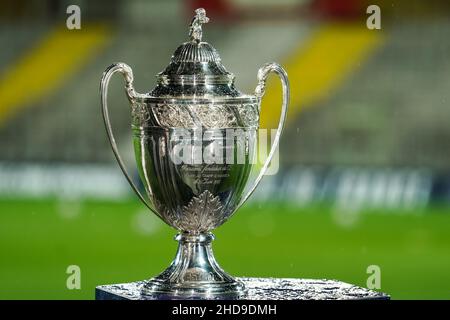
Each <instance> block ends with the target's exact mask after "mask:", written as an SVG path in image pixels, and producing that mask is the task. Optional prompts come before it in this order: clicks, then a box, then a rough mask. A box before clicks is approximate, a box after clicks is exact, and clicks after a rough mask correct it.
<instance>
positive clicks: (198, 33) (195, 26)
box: [189, 8, 209, 43]
mask: <svg viewBox="0 0 450 320" xmlns="http://www.w3.org/2000/svg"><path fill="white" fill-rule="evenodd" d="M208 21H209V18H208V17H207V16H206V11H205V9H203V8H198V9H196V10H195V17H194V19H192V22H191V26H190V28H189V36H190V37H191V40H192V41H195V42H197V43H199V42H200V41H202V24H203V23H208Z"/></svg>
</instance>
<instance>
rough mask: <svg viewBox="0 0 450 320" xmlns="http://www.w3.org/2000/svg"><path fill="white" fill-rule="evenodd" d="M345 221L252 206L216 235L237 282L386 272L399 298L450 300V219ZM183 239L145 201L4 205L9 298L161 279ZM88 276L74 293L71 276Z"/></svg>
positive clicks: (384, 283) (441, 212) (2, 267)
mask: <svg viewBox="0 0 450 320" xmlns="http://www.w3.org/2000/svg"><path fill="white" fill-rule="evenodd" d="M446 210H448V209H445V208H441V209H439V208H436V209H429V210H427V211H421V212H416V213H402V212H389V213H387V212H384V213H383V212H364V213H363V214H360V215H358V216H355V215H353V216H345V215H342V214H336V213H334V212H333V210H332V209H330V208H328V207H326V206H324V207H314V208H305V209H299V208H296V207H290V206H286V205H284V206H279V205H276V204H272V205H270V206H264V207H259V206H256V205H247V206H246V207H245V208H243V209H242V210H240V211H239V212H238V213H237V214H236V216H234V217H233V218H232V219H231V220H230V221H229V222H227V223H226V224H225V225H224V226H222V227H220V228H219V229H218V230H216V232H215V234H216V241H215V242H214V249H215V254H216V258H217V259H218V261H219V263H220V264H221V265H222V267H223V268H224V269H225V270H226V271H228V272H229V273H231V274H233V275H239V276H257V277H296V278H300V277H301V278H328V279H339V280H342V281H346V282H350V283H354V284H357V285H360V286H366V281H367V278H368V276H369V275H368V274H367V273H366V270H367V267H368V266H369V265H378V266H379V267H380V268H381V290H382V291H384V292H387V293H389V294H391V296H392V298H394V299H402V298H438V299H450V272H449V271H450V214H448V213H449V212H445V211H446ZM174 234H175V231H174V230H172V229H171V228H169V227H167V226H165V225H164V224H162V223H161V222H159V221H158V220H157V219H156V218H155V217H153V216H152V215H150V214H147V213H146V212H145V209H144V208H143V206H141V205H140V203H138V202H137V201H130V202H126V203H124V202H120V203H119V202H118V203H113V202H98V201H88V202H61V201H56V200H39V201H38V200H35V201H32V200H28V201H24V200H20V201H19V200H14V201H13V200H7V201H6V200H3V201H0V298H2V299H20V298H23V299H93V298H94V287H95V286H96V285H100V284H108V283H120V282H129V281H134V280H141V279H145V278H149V277H151V276H152V275H156V274H157V273H158V272H160V271H162V270H163V269H164V268H165V267H167V265H168V263H169V262H170V261H171V259H172V258H173V256H174V254H175V250H176V242H175V241H173V240H172V237H173V235H174ZM69 265H78V266H79V267H80V268H81V289H80V290H68V289H67V287H66V280H67V277H68V274H66V269H67V267H68V266H69Z"/></svg>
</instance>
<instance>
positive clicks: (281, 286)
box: [95, 278, 390, 300]
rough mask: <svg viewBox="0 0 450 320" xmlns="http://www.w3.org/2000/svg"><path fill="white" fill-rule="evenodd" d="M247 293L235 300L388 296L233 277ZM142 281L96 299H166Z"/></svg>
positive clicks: (316, 283)
mask: <svg viewBox="0 0 450 320" xmlns="http://www.w3.org/2000/svg"><path fill="white" fill-rule="evenodd" d="M237 279H238V280H240V281H242V282H243V283H244V284H245V286H246V288H247V293H246V294H245V295H244V296H241V297H239V298H238V299H239V300H366V299H371V300H372V299H376V300H380V299H381V300H388V299H390V297H389V295H387V294H385V293H381V292H377V291H373V290H368V289H365V288H361V287H358V286H355V285H351V284H348V283H345V282H341V281H336V280H311V279H288V278H237ZM143 284H144V281H136V282H130V283H123V284H111V285H102V286H98V287H96V289H95V298H96V300H168V299H174V298H173V297H169V296H164V295H160V294H157V295H151V296H144V295H142V294H141V288H142V286H143Z"/></svg>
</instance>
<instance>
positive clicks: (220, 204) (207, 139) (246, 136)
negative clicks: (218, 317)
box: [100, 9, 289, 298]
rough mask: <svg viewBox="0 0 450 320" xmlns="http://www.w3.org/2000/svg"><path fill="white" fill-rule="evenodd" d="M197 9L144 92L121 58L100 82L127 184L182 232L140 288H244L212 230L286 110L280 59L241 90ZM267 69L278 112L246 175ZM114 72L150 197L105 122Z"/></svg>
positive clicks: (237, 199) (214, 291)
mask: <svg viewBox="0 0 450 320" xmlns="http://www.w3.org/2000/svg"><path fill="white" fill-rule="evenodd" d="M195 12H196V15H195V17H194V19H193V20H192V22H191V26H190V32H189V34H190V37H191V39H190V41H188V42H185V43H183V44H182V45H181V46H179V47H178V48H177V49H176V51H175V53H174V54H173V56H172V58H171V61H170V63H169V65H168V66H167V67H166V69H165V70H164V71H162V72H161V73H159V74H158V76H157V85H156V87H155V88H154V89H153V90H152V91H150V92H149V93H145V94H141V93H137V92H136V91H135V90H134V87H133V72H132V69H131V68H130V67H129V66H128V65H126V64H125V63H115V64H113V65H111V66H110V67H108V68H107V69H106V71H105V73H104V74H103V77H102V80H101V85H100V94H101V102H102V111H103V118H104V121H105V127H106V131H107V134H108V137H109V140H110V143H111V146H112V150H113V152H114V155H115V156H116V159H117V161H118V163H119V166H120V168H121V169H122V171H123V173H124V175H125V177H126V179H127V180H128V182H129V183H130V186H131V187H132V189H133V190H134V191H135V193H136V194H137V196H138V197H139V198H140V199H141V201H142V202H143V203H144V204H145V205H146V206H147V207H148V208H149V209H150V211H152V212H153V213H155V214H156V215H157V216H158V217H159V218H161V219H162V220H163V221H164V222H165V223H167V224H168V225H169V226H171V227H173V228H175V229H176V230H178V232H179V233H178V235H177V236H176V237H175V239H176V240H177V241H178V251H177V253H176V257H175V259H174V260H173V262H172V263H171V264H170V266H169V267H168V268H167V269H166V270H164V271H163V272H162V273H161V274H159V275H158V276H156V277H153V278H151V279H150V280H147V281H145V283H144V285H143V287H142V294H144V295H154V294H160V295H161V294H163V295H167V296H168V297H184V298H186V297H198V298H221V297H235V296H237V297H238V296H240V295H242V294H244V293H245V287H244V285H243V284H242V283H241V282H240V281H237V280H236V279H234V278H233V277H232V276H230V275H228V274H227V273H225V271H223V270H222V269H221V268H220V266H219V265H218V264H217V262H216V260H215V258H214V255H213V252H212V247H211V242H212V240H213V239H214V236H213V234H212V233H211V231H212V230H214V229H215V228H217V227H219V226H220V225H222V224H223V223H225V221H227V220H228V219H229V218H230V217H231V216H232V215H233V214H234V213H235V212H236V211H237V210H238V209H239V207H241V206H242V205H243V204H244V203H245V201H246V200H247V199H248V198H249V197H250V195H251V194H252V193H253V191H254V190H255V188H256V187H257V185H258V184H259V182H260V181H261V179H262V177H263V175H264V173H265V172H266V170H267V168H268V166H269V164H270V161H271V159H272V157H273V155H274V153H275V151H276V148H277V146H278V143H279V139H280V135H281V132H282V129H283V126H284V122H285V119H286V113H287V108H288V103H289V82H288V78H287V75H286V72H285V71H284V70H283V68H282V67H281V66H279V65H278V64H276V63H269V64H266V65H265V66H263V67H262V68H261V69H260V70H259V71H258V76H257V78H258V85H257V87H256V89H255V93H254V94H253V95H248V94H243V93H241V92H240V91H239V90H237V89H236V88H235V86H234V75H233V74H231V73H229V72H228V71H227V70H226V69H225V67H224V66H223V65H222V64H221V59H220V57H219V55H218V53H217V51H216V50H215V49H214V48H213V47H212V46H211V45H210V44H209V43H207V42H203V41H202V24H204V23H207V22H208V21H209V19H208V18H207V17H206V12H205V10H204V9H197V10H196V11H195ZM271 72H274V73H275V74H277V75H278V76H279V77H280V79H281V82H282V89H283V101H282V109H281V116H280V121H279V125H278V129H277V131H276V135H275V138H274V139H273V143H272V147H271V150H270V152H269V154H268V156H267V159H266V161H265V163H264V165H263V166H262V168H261V169H260V172H259V174H258V175H257V177H256V179H255V180H254V181H253V182H252V183H249V179H250V173H251V172H252V169H254V168H255V167H256V166H255V163H256V156H255V154H256V152H255V150H256V141H257V139H256V136H257V132H258V128H259V115H260V109H261V99H262V97H263V96H264V91H265V83H266V79H267V77H268V75H269V74H270V73H271ZM115 73H120V74H122V75H123V76H124V78H125V90H126V94H127V96H128V99H129V101H130V105H131V128H132V132H133V144H134V150H135V156H136V164H137V169H138V172H139V176H140V179H141V181H142V184H143V186H144V188H145V194H146V196H144V195H143V194H142V193H141V191H140V189H139V188H138V187H137V186H136V185H135V184H134V183H133V181H132V179H131V178H130V175H129V174H128V172H127V169H126V168H125V165H124V163H123V161H122V158H121V156H120V154H119V152H118V148H117V145H116V142H115V138H114V135H113V131H112V127H111V124H110V121H109V113H108V105H107V94H108V84H109V81H110V79H111V77H112V75H114V74H115Z"/></svg>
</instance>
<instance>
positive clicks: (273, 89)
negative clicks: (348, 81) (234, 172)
mask: <svg viewBox="0 0 450 320" xmlns="http://www.w3.org/2000/svg"><path fill="white" fill-rule="evenodd" d="M382 40H383V37H382V36H381V33H380V32H379V31H374V30H368V29H367V28H365V25H364V24H358V25H354V24H331V25H326V26H323V27H321V28H320V29H319V30H318V31H317V32H316V33H315V34H313V36H312V37H311V39H310V40H309V42H307V43H306V44H303V45H301V46H300V47H299V48H297V49H296V50H295V52H294V53H293V54H292V56H291V57H290V58H288V60H287V61H286V62H285V63H284V67H285V68H286V71H287V73H288V75H289V81H290V85H291V104H290V110H289V114H288V118H287V120H288V121H291V120H292V119H295V118H296V115H297V114H298V113H299V112H300V111H301V110H302V108H304V107H310V106H312V105H314V103H315V102H317V101H319V100H321V99H323V98H326V97H327V95H329V94H330V92H331V91H332V90H333V89H335V88H336V87H337V86H338V85H339V84H340V83H342V81H343V80H344V78H345V77H346V76H348V75H349V73H350V72H352V71H353V70H355V69H356V68H358V67H359V66H360V65H361V63H363V62H364V60H365V59H366V58H367V57H368V56H369V55H370V54H371V53H372V52H373V51H374V49H376V48H377V47H378V46H379V45H380V44H381V43H382V42H383V41H382ZM280 88H281V86H280V84H279V81H278V80H277V79H273V78H272V79H270V81H269V83H268V87H267V91H266V95H265V96H264V98H263V101H262V109H261V110H262V112H261V124H262V127H265V128H273V127H276V126H277V124H278V116H279V112H280V105H281V89H280Z"/></svg>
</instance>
